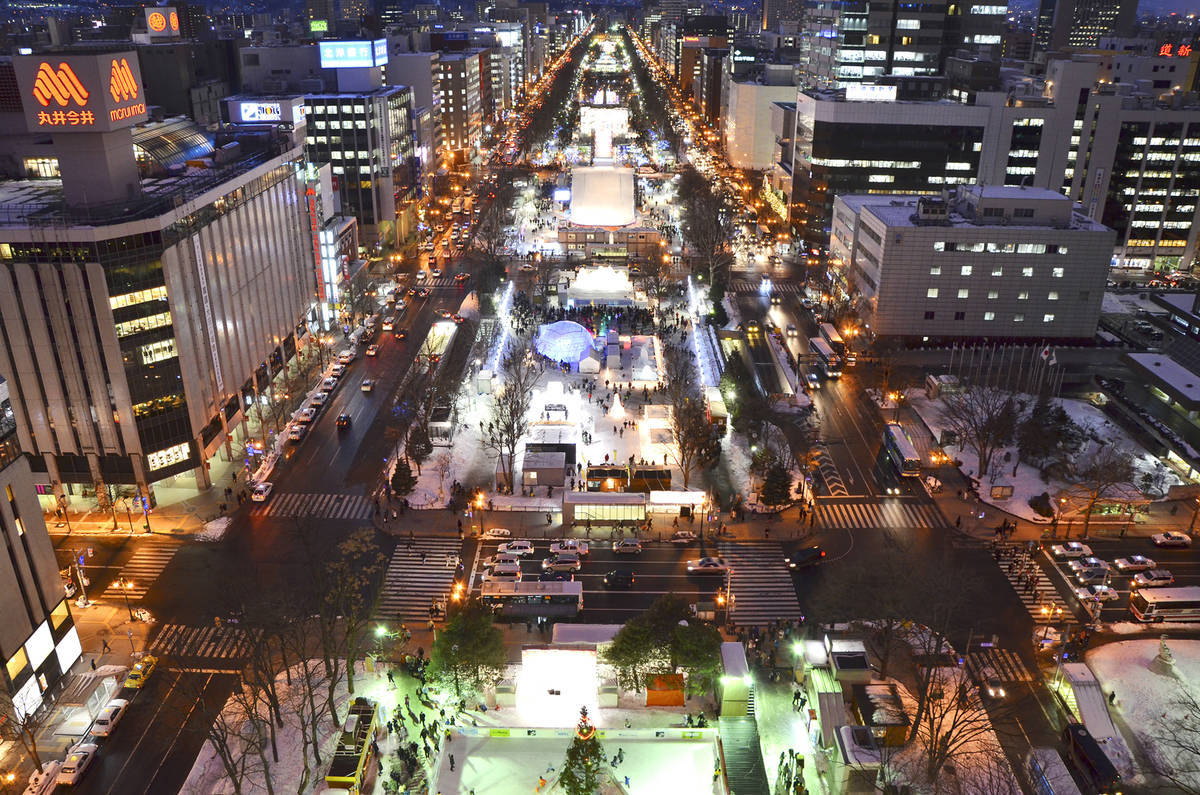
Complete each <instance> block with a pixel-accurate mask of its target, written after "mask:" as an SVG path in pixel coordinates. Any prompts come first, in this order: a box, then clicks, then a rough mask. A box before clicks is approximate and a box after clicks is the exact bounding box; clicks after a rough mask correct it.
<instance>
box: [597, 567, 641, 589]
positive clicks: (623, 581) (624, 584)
mask: <svg viewBox="0 0 1200 795" xmlns="http://www.w3.org/2000/svg"><path fill="white" fill-rule="evenodd" d="M634 581H635V578H634V576H633V572H632V571H628V570H625V569H618V570H616V571H610V572H609V573H608V574H605V575H604V587H605V588H619V589H620V590H623V591H628V590H629V589H630V588H632V587H633V583H634Z"/></svg>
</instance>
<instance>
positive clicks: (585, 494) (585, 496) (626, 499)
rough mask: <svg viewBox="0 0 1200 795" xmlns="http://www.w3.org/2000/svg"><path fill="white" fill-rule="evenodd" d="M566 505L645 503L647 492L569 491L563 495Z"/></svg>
mask: <svg viewBox="0 0 1200 795" xmlns="http://www.w3.org/2000/svg"><path fill="white" fill-rule="evenodd" d="M563 504H564V505H567V504H569V505H645V504H646V495H645V494H628V493H626V492H622V491H568V492H567V493H566V494H564V495H563Z"/></svg>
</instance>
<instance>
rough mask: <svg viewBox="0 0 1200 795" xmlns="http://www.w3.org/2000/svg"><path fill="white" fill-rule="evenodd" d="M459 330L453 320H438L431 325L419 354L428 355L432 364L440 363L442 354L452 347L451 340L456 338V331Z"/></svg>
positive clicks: (427, 357)
mask: <svg viewBox="0 0 1200 795" xmlns="http://www.w3.org/2000/svg"><path fill="white" fill-rule="evenodd" d="M457 330H458V326H457V325H455V323H454V321H453V320H439V321H437V322H436V323H434V324H433V325H432V326H430V328H429V333H428V334H426V335H425V341H424V342H423V343H421V347H420V349H419V351H418V353H417V355H418V356H424V357H426V359H427V361H428V362H429V364H430V365H436V364H438V363H439V362H440V361H441V360H442V354H444V353H445V352H446V349H447V348H449V347H450V341H451V340H453V339H454V332H455V331H457Z"/></svg>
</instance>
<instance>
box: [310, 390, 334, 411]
mask: <svg viewBox="0 0 1200 795" xmlns="http://www.w3.org/2000/svg"><path fill="white" fill-rule="evenodd" d="M328 399H329V393H328V392H317V393H316V394H314V395H313V396H312V399H311V400H309V401H308V405H310V406H313V407H314V408H320V407H321V406H324V405H325V401H326V400H328Z"/></svg>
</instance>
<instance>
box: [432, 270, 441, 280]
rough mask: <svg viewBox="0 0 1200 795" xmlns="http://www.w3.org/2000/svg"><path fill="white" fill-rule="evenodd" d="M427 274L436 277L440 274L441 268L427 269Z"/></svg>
mask: <svg viewBox="0 0 1200 795" xmlns="http://www.w3.org/2000/svg"><path fill="white" fill-rule="evenodd" d="M429 275H430V276H432V277H433V278H435V279H436V278H438V277H439V276H441V275H442V269H441V268H431V269H430V271H429Z"/></svg>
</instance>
